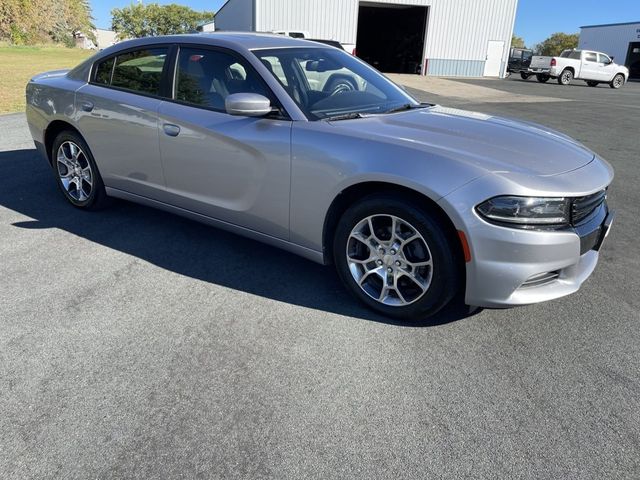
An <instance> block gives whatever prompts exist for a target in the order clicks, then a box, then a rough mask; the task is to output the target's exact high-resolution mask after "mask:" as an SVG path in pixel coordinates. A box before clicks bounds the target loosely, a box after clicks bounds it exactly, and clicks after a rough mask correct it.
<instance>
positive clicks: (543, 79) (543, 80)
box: [536, 73, 551, 83]
mask: <svg viewBox="0 0 640 480" xmlns="http://www.w3.org/2000/svg"><path fill="white" fill-rule="evenodd" d="M550 78H551V77H550V76H549V75H545V74H544V73H538V74H536V80H538V81H539V82H540V83H547V82H548V81H549V79H550Z"/></svg>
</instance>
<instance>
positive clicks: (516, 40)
mask: <svg viewBox="0 0 640 480" xmlns="http://www.w3.org/2000/svg"><path fill="white" fill-rule="evenodd" d="M511 48H526V47H525V45H524V39H523V38H522V37H518V36H517V35H512V37H511Z"/></svg>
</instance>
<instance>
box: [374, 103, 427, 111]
mask: <svg viewBox="0 0 640 480" xmlns="http://www.w3.org/2000/svg"><path fill="white" fill-rule="evenodd" d="M431 106H432V105H431V104H429V103H420V104H419V105H414V104H413V103H405V104H404V105H400V106H399V107H395V108H392V109H391V110H387V111H386V112H384V113H396V112H404V111H405V110H413V109H414V108H426V107H431Z"/></svg>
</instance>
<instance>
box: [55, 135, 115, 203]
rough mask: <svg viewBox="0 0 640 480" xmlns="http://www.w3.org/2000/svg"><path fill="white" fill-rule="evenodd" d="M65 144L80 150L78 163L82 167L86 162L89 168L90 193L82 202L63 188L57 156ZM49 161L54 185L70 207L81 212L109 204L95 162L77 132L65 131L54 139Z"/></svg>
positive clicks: (60, 167) (85, 143) (87, 146)
mask: <svg viewBox="0 0 640 480" xmlns="http://www.w3.org/2000/svg"><path fill="white" fill-rule="evenodd" d="M67 142H73V143H74V144H76V145H77V146H78V147H79V148H80V150H81V151H82V157H80V156H79V161H80V162H81V163H82V164H83V165H84V164H85V163H84V162H86V164H88V165H89V166H90V167H91V175H92V184H91V191H90V192H89V194H88V196H87V197H86V199H83V200H78V199H77V198H75V197H74V196H73V195H72V194H71V193H70V192H69V191H68V190H67V188H65V186H64V185H63V182H62V178H61V175H60V172H61V169H63V168H64V167H62V166H61V165H60V162H58V160H57V154H58V150H59V149H60V146H61V145H62V144H65V143H67ZM51 159H52V167H53V172H54V175H55V178H56V183H57V184H58V187H59V188H60V191H61V192H62V194H63V195H64V196H65V198H66V199H67V200H68V201H69V203H71V205H73V206H74V207H77V208H81V209H83V210H100V209H101V208H104V207H105V206H107V205H108V204H109V197H107V192H106V191H105V188H104V182H103V181H102V176H101V175H100V171H99V170H98V166H97V165H96V162H95V160H94V158H93V154H92V153H91V150H90V149H89V145H87V142H85V141H84V139H83V138H82V136H80V135H79V134H78V133H77V132H75V131H73V130H65V131H63V132H60V133H59V134H58V136H57V137H56V139H55V140H54V141H53V145H52V148H51Z"/></svg>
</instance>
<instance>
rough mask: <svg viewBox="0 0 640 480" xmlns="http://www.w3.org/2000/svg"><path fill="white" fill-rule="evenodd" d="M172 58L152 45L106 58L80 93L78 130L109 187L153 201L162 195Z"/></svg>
mask: <svg viewBox="0 0 640 480" xmlns="http://www.w3.org/2000/svg"><path fill="white" fill-rule="evenodd" d="M168 53H169V47H168V46H162V45H161V46H155V45H154V46H147V47H138V48H136V49H132V50H127V51H124V52H121V53H119V54H117V55H114V56H112V57H109V58H106V59H103V60H101V61H99V62H98V63H97V64H96V65H94V68H93V71H92V76H91V80H90V82H89V83H88V84H87V85H84V86H83V87H82V88H80V89H79V90H78V91H77V93H76V111H77V112H78V113H77V122H78V126H79V128H80V130H81V132H82V134H83V136H84V137H85V140H86V141H87V143H88V145H89V147H90V148H91V151H92V153H93V156H94V157H95V160H96V163H97V165H98V168H99V169H100V173H101V175H102V178H103V180H104V183H105V185H106V186H107V187H111V188H116V189H119V190H123V191H127V192H130V193H135V194H137V195H142V196H146V197H151V198H155V197H157V196H158V195H159V194H160V193H161V192H162V191H163V190H164V176H163V174H162V165H161V161H160V149H159V147H158V125H157V123H158V119H157V115H158V107H159V106H160V103H161V95H162V91H161V90H162V79H163V77H164V76H165V75H166V73H167V71H166V68H167V65H168V62H167V58H168Z"/></svg>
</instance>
